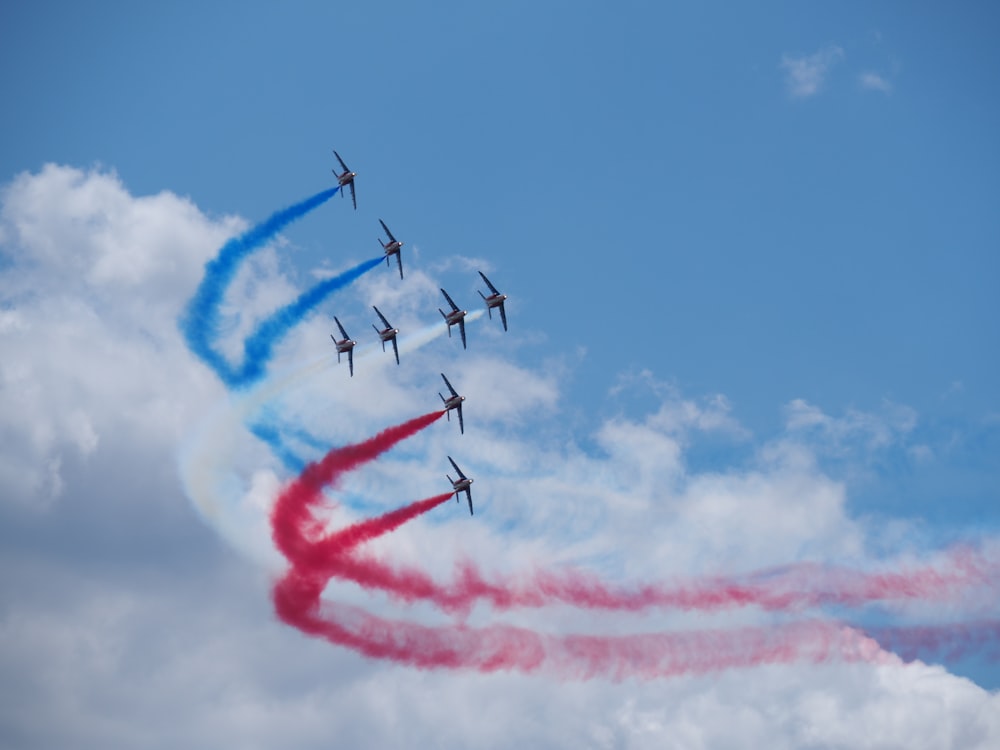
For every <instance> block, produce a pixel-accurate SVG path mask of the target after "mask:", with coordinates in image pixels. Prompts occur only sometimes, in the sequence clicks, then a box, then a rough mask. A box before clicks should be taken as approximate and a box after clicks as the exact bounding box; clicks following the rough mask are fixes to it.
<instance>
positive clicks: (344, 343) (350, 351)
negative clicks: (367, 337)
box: [330, 315, 358, 378]
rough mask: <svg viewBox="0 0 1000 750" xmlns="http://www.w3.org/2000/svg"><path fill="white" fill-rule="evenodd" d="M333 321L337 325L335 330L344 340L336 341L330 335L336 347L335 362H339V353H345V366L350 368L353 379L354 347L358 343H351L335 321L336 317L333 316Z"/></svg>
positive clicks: (342, 328) (341, 327)
mask: <svg viewBox="0 0 1000 750" xmlns="http://www.w3.org/2000/svg"><path fill="white" fill-rule="evenodd" d="M333 319H334V321H335V322H336V323H337V328H339V329H340V335H341V336H343V337H344V338H342V339H340V340H339V341H338V340H337V338H336V337H335V336H334V335H333V334H332V333H331V334H330V338H331V339H333V343H334V344H335V345H336V346H337V362H340V355H341V353H344V352H346V353H347V366H348V367H349V368H350V370H351V377H352V378H353V377H354V345H355V344H357V343H358V342H357V341H352V340H351V339H350V338H349V337H348V336H347V331H345V330H344V326H342V325H340V321H339V320H337V316H336V315H334V316H333Z"/></svg>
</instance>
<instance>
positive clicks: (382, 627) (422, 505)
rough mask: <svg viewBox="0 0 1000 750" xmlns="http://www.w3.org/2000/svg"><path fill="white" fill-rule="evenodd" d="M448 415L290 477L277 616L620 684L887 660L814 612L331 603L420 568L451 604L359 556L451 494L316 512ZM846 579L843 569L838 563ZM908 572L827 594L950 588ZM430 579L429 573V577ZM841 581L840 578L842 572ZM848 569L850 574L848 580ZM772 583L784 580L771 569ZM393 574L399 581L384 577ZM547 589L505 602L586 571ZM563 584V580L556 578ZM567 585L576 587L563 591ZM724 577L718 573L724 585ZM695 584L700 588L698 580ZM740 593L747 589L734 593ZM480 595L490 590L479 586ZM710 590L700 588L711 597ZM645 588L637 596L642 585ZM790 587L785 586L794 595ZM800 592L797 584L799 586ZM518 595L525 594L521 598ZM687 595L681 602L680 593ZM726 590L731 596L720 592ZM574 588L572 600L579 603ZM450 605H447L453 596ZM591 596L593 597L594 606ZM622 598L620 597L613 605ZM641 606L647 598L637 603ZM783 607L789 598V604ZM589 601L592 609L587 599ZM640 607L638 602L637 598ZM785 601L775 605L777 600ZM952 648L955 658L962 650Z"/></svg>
mask: <svg viewBox="0 0 1000 750" xmlns="http://www.w3.org/2000/svg"><path fill="white" fill-rule="evenodd" d="M441 416H442V414H441V412H435V413H431V414H427V415H424V416H423V417H418V418H416V419H414V420H410V421H409V422H406V423H403V424H401V425H398V426H396V427H390V428H388V429H387V430H385V431H383V432H382V433H379V435H376V436H375V437H374V438H371V439H369V440H366V441H364V442H362V443H358V444H355V445H351V446H346V447H344V448H339V449H336V450H333V451H331V452H330V453H328V454H327V456H326V457H324V459H323V460H322V461H319V462H317V463H314V464H310V465H309V466H308V467H307V468H306V470H305V471H304V472H303V473H302V475H301V476H300V477H299V478H298V479H297V480H295V481H294V482H292V483H291V484H290V485H289V486H288V487H287V488H286V489H285V491H284V492H282V493H281V495H280V496H279V498H278V501H277V503H276V504H275V507H274V509H273V511H272V514H271V525H272V534H273V538H274V541H275V544H276V546H277V547H278V549H279V550H280V551H281V552H282V554H284V555H285V557H286V558H287V560H288V562H289V563H290V564H291V568H290V569H289V570H288V571H287V572H286V573H285V575H284V577H282V578H281V579H280V580H279V581H278V582H277V583H276V584H275V586H274V588H273V590H272V600H273V604H274V607H275V612H276V614H277V615H278V617H279V618H280V619H281V620H282V621H283V622H285V623H287V624H289V625H292V626H293V627H296V628H298V629H300V630H301V631H302V632H304V633H307V634H310V635H313V636H316V637H321V638H324V639H326V640H328V641H330V642H332V643H334V644H337V645H340V646H346V647H348V648H352V649H354V650H356V651H357V652H359V653H361V654H363V655H365V656H367V657H370V658H379V659H387V660H391V661H394V662H397V663H401V664H407V665H411V666H415V667H418V668H426V669H436V668H447V669H472V670H477V671H481V672H493V671H497V670H513V671H519V672H524V673H533V672H537V671H540V670H545V671H548V672H550V673H553V674H555V675H557V676H559V677H562V678H567V679H592V678H595V677H603V678H607V679H612V680H622V679H627V678H635V677H638V678H644V679H652V678H656V677H665V676H674V675H680V674H703V673H706V672H712V671H717V670H722V669H729V668H734V667H751V666H758V665H762V664H774V663H788V662H791V661H797V660H803V659H806V660H811V661H814V662H822V661H827V660H830V659H839V660H867V661H879V660H885V659H888V658H889V657H887V656H886V655H885V653H884V652H883V651H881V649H880V648H879V646H878V643H877V640H873V639H872V638H870V637H867V636H866V635H865V634H864V633H862V632H860V631H859V630H858V629H856V628H852V627H849V626H846V625H841V624H837V623H834V622H827V621H819V620H805V621H800V622H792V623H785V624H777V625H772V626H768V627H744V628H737V629H728V630H697V631H687V632H666V633H646V634H636V635H625V636H608V635H589V634H588V635H583V634H576V635H551V634H542V633H538V632H535V631H533V630H530V629H527V628H522V627H515V626H509V625H495V626H490V627H485V628H478V629H477V628H470V627H468V626H466V625H464V624H459V625H450V626H436V627H431V626H425V625H420V624H415V623H407V622H402V621H394V620H388V619H385V618H381V617H378V616H375V615H372V614H369V613H367V612H364V611H363V610H361V609H358V608H355V607H348V606H345V605H341V604H335V603H329V602H324V601H322V599H321V596H322V592H323V590H324V588H325V586H326V584H327V583H328V582H329V580H330V579H331V578H332V577H334V576H340V577H346V578H351V579H352V580H356V581H358V582H361V583H362V584H363V585H368V584H370V583H371V582H372V581H373V580H374V581H376V582H378V585H380V586H381V587H384V588H386V590H389V591H390V592H391V593H396V594H402V593H408V594H411V595H412V594H413V591H412V590H411V591H408V592H407V591H404V590H403V589H402V588H398V587H397V586H398V584H399V583H400V581H403V580H413V577H414V576H417V577H418V579H417V580H419V581H420V585H422V586H425V587H428V588H426V590H425V593H426V595H427V596H426V598H428V599H430V600H432V601H434V602H435V603H436V604H439V605H440V604H441V603H442V593H441V590H440V589H439V588H438V587H436V586H435V584H434V583H433V581H432V580H431V579H430V578H429V577H426V576H423V574H422V573H420V572H419V571H416V570H410V571H407V575H408V576H410V578H409V579H408V578H406V576H404V577H402V578H391V576H390V579H384V578H383V579H379V578H378V576H380V575H381V576H384V575H385V574H386V571H389V573H390V574H392V575H395V571H391V570H390V569H388V568H386V567H385V566H383V565H382V564H381V563H379V562H378V561H373V560H361V559H358V558H357V557H355V556H354V555H353V552H354V550H355V549H356V548H357V547H358V546H359V545H361V544H363V543H365V542H367V541H370V540H372V539H374V538H376V537H377V536H380V535H382V534H385V533H388V532H391V531H393V530H395V529H396V528H398V527H399V526H401V525H402V524H404V523H406V522H407V521H409V520H411V519H413V518H415V517H417V516H418V515H420V514H422V513H425V512H427V511H429V510H431V509H432V508H435V507H437V506H438V505H440V504H442V503H444V502H446V501H447V500H449V499H450V498H451V496H452V493H450V492H449V493H444V494H441V495H438V496H436V497H432V498H428V499H426V500H421V501H418V502H415V503H411V504H410V505H407V506H404V507H402V508H398V509H396V510H393V511H389V512H387V513H384V514H382V515H381V516H379V517H377V518H374V519H368V520H364V521H359V522H357V523H354V524H352V525H351V526H348V527H347V528H345V529H341V530H338V531H334V532H324V531H323V530H322V528H321V525H320V523H319V521H318V519H316V517H315V516H314V515H313V513H312V510H313V509H314V508H315V506H316V505H317V504H318V501H319V498H320V492H321V490H322V489H323V487H325V486H327V485H330V484H332V483H335V482H336V481H337V480H338V479H339V478H340V477H341V476H342V475H343V474H344V473H345V472H347V471H350V470H351V469H353V468H356V467H357V466H359V465H361V464H362V463H364V462H366V461H370V460H373V459H374V458H376V457H377V456H378V455H381V453H382V452H384V451H385V450H388V449H389V448H390V447H392V446H393V445H395V444H396V443H398V442H399V441H400V440H403V439H405V437H408V436H409V435H412V434H415V432H417V431H419V430H420V429H423V428H424V427H426V426H427V425H429V424H431V423H432V422H433V421H434V420H435V419H439V418H440V417H441ZM953 558H954V559H953V561H952V562H954V563H957V564H958V566H959V567H962V566H964V567H965V568H966V572H968V571H969V570H970V569H972V570H978V571H979V573H980V574H982V573H983V571H982V570H979V568H977V565H976V563H977V560H975V559H973V557H972V556H970V555H969V554H967V553H966V551H962V550H960V551H958V552H956V553H955V554H954V555H953ZM815 569H816V566H813V565H804V566H801V567H800V568H798V569H797V568H796V567H795V566H789V568H788V569H786V571H784V572H785V573H797V574H803V573H808V574H809V575H810V576H814V575H815V572H816V570H815ZM833 572H834V573H835V574H836V575H838V576H839V575H842V574H843V571H833ZM907 573H909V575H908V576H907V575H906V574H904V573H891V574H875V575H873V576H870V577H868V578H867V579H865V578H864V577H863V576H862V577H861V583H860V584H858V585H854V586H851V587H849V588H848V590H846V591H844V590H839V589H837V588H836V587H835V586H834V587H832V589H831V590H830V591H827V592H825V593H824V594H823V596H830V597H834V598H835V599H837V600H838V601H841V600H843V601H850V602H855V601H857V600H858V599H859V597H863V596H878V595H884V594H886V593H889V592H892V593H900V592H901V593H902V595H904V596H905V595H914V596H925V595H926V593H927V589H926V587H927V586H928V585H932V586H935V587H940V586H947V585H948V584H949V583H950V581H949V580H948V576H946V575H942V574H941V573H940V571H937V570H934V569H930V568H928V569H925V570H923V571H916V572H914V571H907ZM420 576H422V577H420ZM835 577H836V576H835ZM848 577H849V576H848ZM768 578H769V579H771V581H772V583H773V581H774V579H776V576H773V575H772V576H768ZM386 580H389V581H390V583H391V585H390V583H386ZM540 580H547V581H548V586H547V587H546V586H543V587H541V588H536V589H535V590H532V591H531V592H530V593H529V594H525V590H522V591H521V592H520V594H518V593H517V589H516V587H515V593H514V594H510V593H509V592H508V593H507V596H508V597H509V598H508V599H507V600H505V601H506V604H508V605H510V606H514V605H518V604H519V605H522V606H523V605H524V603H525V602H526V601H528V602H530V603H531V604H532V605H537V606H542V605H544V604H548V603H551V598H550V597H551V595H552V594H553V591H555V593H556V597H555V598H557V599H558V598H559V597H560V596H561V595H562V594H564V593H565V591H567V590H568V591H576V588H574V587H576V586H578V585H579V584H581V579H578V578H577V577H574V576H572V575H571V576H570V577H568V578H558V577H550V578H547V579H546V578H545V577H544V576H542V578H541V579H540ZM553 581H554V582H555V583H553ZM567 584H569V588H568V589H565V588H564V589H560V588H559V587H560V586H563V587H565V586H566V585H567ZM582 584H583V588H584V590H585V591H586V592H587V596H593V595H594V592H595V591H596V592H597V593H598V595H599V596H598V600H599V603H601V604H604V605H607V604H608V602H603V601H600V599H601V597H604V596H614V595H615V594H614V593H613V592H612V593H609V591H608V590H606V589H605V588H601V586H603V585H598V584H597V582H595V581H592V580H589V579H582ZM716 584H718V581H716ZM463 585H464V586H466V589H467V590H472V589H476V588H477V587H480V588H481V587H483V586H486V585H487V584H486V582H484V581H483V580H482V579H481V577H479V576H478V574H477V573H474V571H473V569H471V568H469V569H467V572H466V575H465V578H464V580H463ZM768 585H772V584H769V583H768V582H766V581H765V582H758V583H757V584H756V586H757V588H756V589H752V588H750V587H747V586H745V585H744V587H743V589H739V587H738V586H737V588H736V589H733V586H735V584H732V583H725V586H722V587H719V586H716V588H715V589H714V590H709V592H708V593H709V596H710V599H708V600H706V601H711V602H714V603H718V602H719V601H723V600H726V599H728V600H730V603H745V602H746V600H747V599H748V598H750V599H752V598H753V596H752V595H751V594H748V593H746V592H747V591H751V590H754V591H757V592H758V593H760V594H762V595H764V596H765V600H766V596H770V595H771V594H770V593H769V592H768V590H767V587H768ZM489 587H493V588H489V590H488V592H487V593H488V594H489V596H492V597H493V598H494V599H495V600H497V599H499V598H500V597H499V595H498V593H497V592H498V591H499V590H500V589H501V587H500V585H498V584H489ZM696 588H697V587H696ZM734 590H740V591H742V592H743V593H738V594H735V595H734V594H733V591H734ZM637 591H638V592H640V593H641V595H642V596H644V597H648V596H650V595H651V594H658V595H659V596H661V597H662V595H663V591H659V592H657V591H656V590H655V588H654V587H646V588H644V589H639V590H637ZM480 593H482V591H480ZM703 593H704V592H701V593H699V592H697V591H695V592H694V595H695V596H696V597H697V596H701V595H702V594H703ZM632 594H633V595H634V594H636V592H635V591H634V592H632ZM786 594H787V592H786ZM793 594H794V592H793ZM813 594H814V592H812V591H810V590H807V591H806V592H805V598H806V600H807V601H808V602H810V603H811V602H813V601H814V598H813ZM518 596H521V597H523V600H522V601H518ZM671 596H673V597H674V603H676V601H686V602H687V603H688V604H689V605H690V606H705V604H706V602H705V601H701V600H698V599H691V598H690V597H691V596H692V592H691V591H687V590H683V589H682V590H680V593H679V592H678V590H675V591H673V592H672V594H671ZM678 597H679V599H678ZM720 597H721V598H720ZM578 598H579V597H577V596H576V595H573V596H569V597H567V598H566V599H565V600H566V601H567V602H568V603H574V604H577V605H578V606H580V605H581V602H580V601H577V599H578ZM446 603H447V602H446ZM591 604H592V603H591ZM611 604H612V605H615V606H617V605H620V604H621V602H611ZM636 604H638V603H636ZM781 604H782V606H783V607H784V606H787V602H785V601H784V600H782V601H781ZM583 606H588V604H587V603H583ZM629 606H631V604H630V605H629ZM776 606H777V605H776ZM998 633H1000V623H996V622H991V623H987V624H986V626H985V627H983V628H979V629H978V630H976V631H975V632H972V633H970V632H966V631H964V630H958V631H955V630H954V629H949V630H944V631H942V632H938V631H937V630H931V629H927V628H917V629H913V628H910V629H905V628H895V629H891V630H890V631H886V632H883V633H876V634H875V635H876V639H888V638H891V637H894V638H896V639H897V640H900V641H901V642H902V643H904V644H912V643H916V644H918V645H919V646H922V647H924V648H926V647H928V646H932V647H938V648H939V647H940V644H941V639H944V638H947V639H950V640H949V641H948V642H949V643H952V642H957V643H959V644H960V648H961V649H962V650H961V653H963V654H964V653H966V652H967V650H968V649H970V648H976V647H978V648H980V649H981V648H982V647H983V646H984V645H993V646H995V645H996V644H997V640H998V639H997V635H998ZM958 648H959V646H954V647H953V648H952V651H951V652H950V653H951V654H952V655H955V654H957V653H959V651H958V650H956V649H958Z"/></svg>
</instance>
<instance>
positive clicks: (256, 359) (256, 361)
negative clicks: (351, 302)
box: [217, 256, 382, 388]
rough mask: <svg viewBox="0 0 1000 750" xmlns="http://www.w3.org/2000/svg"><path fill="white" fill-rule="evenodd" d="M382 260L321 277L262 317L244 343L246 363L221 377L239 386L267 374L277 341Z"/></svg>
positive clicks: (227, 383)
mask: <svg viewBox="0 0 1000 750" xmlns="http://www.w3.org/2000/svg"><path fill="white" fill-rule="evenodd" d="M381 262H382V257H381V256H379V257H378V258H372V259H371V260H366V261H364V262H363V263H359V264H358V265H356V266H354V268H350V269H348V270H347V271H344V273H342V274H340V275H339V276H335V277H333V278H331V279H325V280H324V281H321V282H320V283H318V284H316V285H315V286H313V287H311V288H309V289H307V290H306V291H304V292H303V293H302V294H300V295H299V297H298V298H297V299H296V300H295V301H293V302H291V303H289V304H287V305H285V306H284V307H282V308H280V309H278V310H276V311H275V312H274V313H272V314H271V315H270V316H268V317H267V318H265V319H264V320H263V321H261V323H260V324H259V325H258V326H257V328H256V329H254V332H253V333H252V334H251V335H250V336H249V338H247V340H246V341H245V342H244V343H243V353H244V359H243V367H241V368H239V369H235V368H229V369H228V370H227V372H226V373H222V372H219V377H221V378H222V379H223V381H225V383H226V385H228V386H229V387H230V388H238V387H240V386H245V385H247V384H249V383H253V382H255V381H257V380H260V378H262V377H263V376H264V372H265V370H264V368H265V366H266V365H267V363H268V361H269V360H270V359H271V352H272V351H273V350H274V346H275V344H277V343H278V342H280V341H281V339H282V338H283V337H284V336H285V335H286V334H287V333H288V332H289V331H290V330H291V329H292V328H293V327H295V325H296V324H298V323H299V322H301V321H302V319H303V318H304V317H305V316H306V315H308V314H309V313H310V312H312V311H313V310H315V309H316V307H318V306H319V304H320V303H322V302H323V300H325V299H326V298H327V297H329V296H330V295H331V294H333V293H334V292H336V291H338V290H340V289H343V288H344V287H345V286H347V285H348V284H350V283H351V282H352V281H354V280H356V279H357V278H358V277H360V276H361V275H362V274H364V273H366V272H368V271H370V270H372V269H373V268H375V267H376V266H378V265H379V264H380V263H381ZM217 372H218V371H217Z"/></svg>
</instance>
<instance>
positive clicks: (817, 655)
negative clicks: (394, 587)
mask: <svg viewBox="0 0 1000 750" xmlns="http://www.w3.org/2000/svg"><path fill="white" fill-rule="evenodd" d="M325 582H326V581H325V579H324V578H323V577H322V576H310V575H303V574H302V573H301V572H299V571H298V570H296V569H294V568H293V569H292V570H291V571H289V573H288V574H286V576H285V577H284V578H282V579H281V580H280V581H279V582H278V584H277V585H276V586H275V588H274V590H273V591H272V599H273V602H274V606H275V611H276V612H277V614H278V616H279V617H280V619H281V620H282V621H283V622H285V623H286V624H289V625H292V626H293V627H296V628H298V629H299V630H301V631H303V632H305V633H308V634H310V635H313V636H317V637H321V638H324V639H326V640H328V641H330V642H331V643H334V644H337V645H340V646H346V647H348V648H352V649H354V650H355V651H357V652H359V653H361V654H363V655H364V656H367V657H370V658H376V659H388V660H391V661H394V662H397V663H401V664H407V665H410V666H414V667H418V668H424V669H440V668H447V669H461V668H464V669H472V670H476V671H480V672H494V671H498V670H511V671H517V672H523V673H534V672H538V671H541V670H545V671H548V672H550V673H553V674H555V675H557V676H559V677H562V678H564V679H593V678H596V677H603V678H608V679H612V680H623V679H627V678H632V677H639V678H645V679H652V678H657V677H668V676H676V675H682V674H703V673H706V672H712V671H718V670H722V669H729V668H734V667H751V666H758V665H762V664H775V663H788V662H792V661H797V660H800V659H809V660H811V661H814V662H821V661H826V660H829V659H842V660H851V661H856V660H862V659H863V660H869V661H872V660H878V659H880V658H884V657H883V655H882V654H881V653H880V652H879V649H878V647H877V645H875V644H873V643H872V642H871V641H870V640H869V639H867V638H864V637H862V636H860V635H859V634H858V633H857V632H856V631H854V630H852V629H850V628H845V627H843V626H840V625H837V624H834V623H827V622H821V621H814V620H809V621H804V622H799V623H791V624H786V625H777V626H772V627H760V628H757V627H754V628H739V629H731V630H699V631H687V632H675V633H651V634H639V635H626V636H601V635H569V636H554V635H548V634H540V633H537V632H535V631H532V630H529V629H526V628H520V627H514V626H506V625H500V626H490V627H485V628H470V627H467V626H465V625H452V626H437V627H430V626H425V625H419V624H414V623H406V622H401V621H394V620H388V619H385V618H381V617H377V616H374V615H371V614H368V613H366V612H364V611H362V610H360V609H357V608H355V607H348V606H346V605H342V604H331V603H326V602H321V600H320V594H321V593H322V590H323V587H324V585H325Z"/></svg>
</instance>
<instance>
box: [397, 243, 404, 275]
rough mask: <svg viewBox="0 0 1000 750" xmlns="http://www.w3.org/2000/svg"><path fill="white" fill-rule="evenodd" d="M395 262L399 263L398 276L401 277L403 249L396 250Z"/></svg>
mask: <svg viewBox="0 0 1000 750" xmlns="http://www.w3.org/2000/svg"><path fill="white" fill-rule="evenodd" d="M396 263H398V264H399V278H403V251H402V250H397V251H396Z"/></svg>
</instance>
